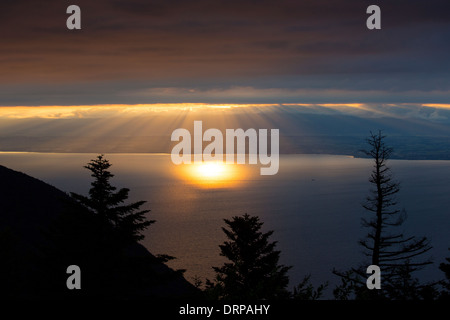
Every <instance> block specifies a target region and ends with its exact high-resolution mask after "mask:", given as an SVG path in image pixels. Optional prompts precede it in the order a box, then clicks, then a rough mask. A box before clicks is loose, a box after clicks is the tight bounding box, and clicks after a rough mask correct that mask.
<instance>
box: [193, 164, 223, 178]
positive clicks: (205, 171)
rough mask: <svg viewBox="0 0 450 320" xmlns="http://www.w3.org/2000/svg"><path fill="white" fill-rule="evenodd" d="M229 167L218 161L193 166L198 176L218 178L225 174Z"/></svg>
mask: <svg viewBox="0 0 450 320" xmlns="http://www.w3.org/2000/svg"><path fill="white" fill-rule="evenodd" d="M227 169H229V168H226V166H225V164H224V163H220V162H206V163H202V164H200V165H196V166H195V169H194V170H195V171H196V173H197V175H198V176H199V177H203V178H205V179H220V178H225V177H226V176H227V172H228V173H229V170H227Z"/></svg>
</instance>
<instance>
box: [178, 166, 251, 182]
mask: <svg viewBox="0 0 450 320" xmlns="http://www.w3.org/2000/svg"><path fill="white" fill-rule="evenodd" d="M246 171H247V170H245V168H244V166H243V165H237V164H227V163H225V162H221V161H210V162H209V161H208V162H202V163H194V164H183V165H181V166H180V167H179V175H180V176H181V177H182V178H183V179H184V180H186V181H187V182H189V183H193V184H195V185H197V186H200V187H205V188H223V187H227V188H228V187H234V186H237V185H238V184H240V183H241V182H242V180H243V178H244V177H245V176H246Z"/></svg>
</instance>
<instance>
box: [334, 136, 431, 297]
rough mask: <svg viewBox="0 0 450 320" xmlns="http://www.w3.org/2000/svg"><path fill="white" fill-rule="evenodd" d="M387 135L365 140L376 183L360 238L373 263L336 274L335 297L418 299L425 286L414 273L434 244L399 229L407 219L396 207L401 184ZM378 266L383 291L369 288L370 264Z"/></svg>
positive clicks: (428, 262)
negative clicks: (395, 174) (338, 280)
mask: <svg viewBox="0 0 450 320" xmlns="http://www.w3.org/2000/svg"><path fill="white" fill-rule="evenodd" d="M384 139H385V136H384V135H383V134H382V133H381V131H379V132H378V133H377V134H374V133H372V132H371V135H370V137H369V138H368V139H367V140H366V141H367V143H368V144H369V146H370V149H369V150H362V151H363V152H364V153H365V154H366V155H367V156H369V157H370V158H371V159H373V170H372V173H371V175H370V178H369V182H370V183H371V185H372V186H373V188H372V189H371V191H370V195H369V196H368V197H367V199H366V203H365V204H363V208H364V209H365V210H366V211H367V212H368V213H369V214H370V216H369V218H365V217H364V218H362V225H363V226H364V227H366V228H367V229H368V230H369V231H368V233H367V236H366V237H365V238H364V239H361V240H360V241H359V244H360V245H361V246H362V247H363V249H364V253H365V255H366V256H367V257H369V259H370V262H368V263H366V264H365V267H363V266H361V267H360V268H357V269H352V270H351V271H347V272H344V273H342V272H338V271H336V270H334V273H335V274H337V275H339V276H340V277H341V278H342V281H343V283H342V285H341V286H340V287H338V288H337V289H336V290H335V296H336V297H339V298H343V296H345V294H348V293H349V292H351V291H353V292H354V293H355V294H356V296H357V298H358V297H359V298H381V297H382V296H384V297H386V298H391V299H418V298H419V296H420V292H421V291H422V290H423V289H424V286H420V285H419V284H418V280H417V279H415V278H413V277H412V274H413V272H415V271H417V270H419V269H421V268H422V267H424V266H425V265H427V264H430V263H431V261H430V260H429V259H425V260H417V258H420V257H421V256H422V255H423V254H424V253H426V252H428V251H429V250H430V249H431V248H432V247H431V246H430V244H429V241H428V239H427V238H426V237H422V238H420V239H417V238H416V237H415V236H408V237H405V236H404V234H403V233H402V232H398V231H396V230H397V229H398V228H397V227H399V226H401V225H402V223H403V222H404V221H405V219H406V211H405V210H400V209H398V208H397V200H396V194H397V193H398V192H399V191H400V185H399V183H398V182H396V181H394V179H393V177H392V174H391V171H390V168H389V167H388V166H387V161H388V159H389V158H390V155H391V154H392V152H393V150H392V148H390V147H388V146H386V144H385V142H384ZM369 264H371V265H377V266H378V267H380V270H381V287H382V288H381V290H368V289H366V288H365V287H366V284H365V280H366V278H367V276H368V275H367V274H366V268H367V266H368V265H369Z"/></svg>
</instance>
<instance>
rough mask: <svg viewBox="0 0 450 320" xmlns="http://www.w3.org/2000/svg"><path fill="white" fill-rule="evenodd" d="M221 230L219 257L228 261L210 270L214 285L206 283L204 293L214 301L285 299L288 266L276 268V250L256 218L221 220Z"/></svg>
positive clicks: (278, 254) (244, 216)
mask: <svg viewBox="0 0 450 320" xmlns="http://www.w3.org/2000/svg"><path fill="white" fill-rule="evenodd" d="M224 221H225V223H226V225H227V226H228V227H229V229H226V228H222V230H223V232H224V233H225V235H226V236H227V238H228V240H229V241H225V242H224V244H222V245H220V250H221V255H222V256H224V257H226V258H227V259H228V260H229V261H230V262H227V263H225V264H224V265H223V266H222V267H213V269H214V271H215V272H216V279H215V281H214V282H212V281H210V280H207V281H206V292H207V293H208V294H209V295H210V296H211V297H212V298H215V299H277V298H278V299H280V298H287V297H289V292H288V291H287V290H286V286H287V285H288V282H289V278H288V276H287V275H286V274H287V272H288V270H289V269H290V268H291V267H286V266H284V265H279V264H278V260H279V257H280V251H276V250H274V248H275V245H276V242H269V237H270V236H271V235H272V233H273V231H268V232H266V233H263V232H261V231H260V229H261V227H262V225H263V223H262V222H260V221H259V218H258V217H251V216H249V215H248V214H244V215H243V216H242V217H238V216H235V217H233V219H232V220H227V219H224Z"/></svg>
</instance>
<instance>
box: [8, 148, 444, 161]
mask: <svg viewBox="0 0 450 320" xmlns="http://www.w3.org/2000/svg"><path fill="white" fill-rule="evenodd" d="M13 154H48V155H51V154H55V155H57V154H60V155H70V154H73V155H77V154H78V155H80V154H86V155H87V154H91V155H97V154H110V155H161V156H164V155H166V156H170V153H168V152H119V151H117V152H91V151H83V152H68V151H67V152H65V151H2V150H0V155H13ZM280 155H285V156H286V155H304V156H339V157H347V158H353V159H369V157H364V156H360V155H351V154H338V153H295V152H292V153H287V152H284V153H283V152H280ZM391 160H406V161H450V158H434V157H432V158H406V157H395V156H393V157H392V158H391Z"/></svg>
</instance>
